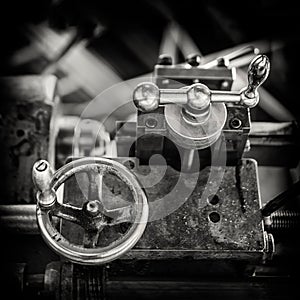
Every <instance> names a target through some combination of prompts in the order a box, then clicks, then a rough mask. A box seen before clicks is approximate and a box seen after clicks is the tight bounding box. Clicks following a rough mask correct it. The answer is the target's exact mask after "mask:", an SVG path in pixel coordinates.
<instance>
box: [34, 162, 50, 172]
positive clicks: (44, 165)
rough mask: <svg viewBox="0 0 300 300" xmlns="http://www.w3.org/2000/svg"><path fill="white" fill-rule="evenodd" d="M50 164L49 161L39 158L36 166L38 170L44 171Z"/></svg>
mask: <svg viewBox="0 0 300 300" xmlns="http://www.w3.org/2000/svg"><path fill="white" fill-rule="evenodd" d="M48 166H49V164H48V162H47V161H45V160H39V161H38V162H36V163H35V165H34V168H35V169H36V170H37V171H38V172H44V171H46V169H47V168H48Z"/></svg>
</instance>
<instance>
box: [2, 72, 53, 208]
mask: <svg viewBox="0 0 300 300" xmlns="http://www.w3.org/2000/svg"><path fill="white" fill-rule="evenodd" d="M55 90H56V78H55V77H54V76H52V75H49V76H44V77H43V76H18V77H7V78H1V79H0V91H1V98H2V99H1V103H0V141H1V150H0V156H1V178H0V182H1V183H0V184H1V187H0V193H1V194H0V199H1V200H0V201H1V204H14V203H15V204H26V203H34V202H35V201H34V197H33V184H32V181H31V168H32V165H33V164H34V162H35V161H37V160H38V159H42V158H44V159H48V160H49V161H50V162H54V153H53V151H51V149H54V134H55V130H54V129H53V128H52V129H51V130H50V126H51V125H52V124H51V121H52V115H53V110H54V106H55V101H56V99H57V97H56V96H55ZM53 125H54V124H53ZM50 132H51V134H50Z"/></svg>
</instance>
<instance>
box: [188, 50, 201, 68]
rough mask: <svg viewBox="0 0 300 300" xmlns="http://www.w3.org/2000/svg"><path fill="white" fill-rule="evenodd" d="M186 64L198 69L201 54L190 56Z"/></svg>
mask: <svg viewBox="0 0 300 300" xmlns="http://www.w3.org/2000/svg"><path fill="white" fill-rule="evenodd" d="M186 62H187V63H188V64H189V65H191V66H192V67H198V66H199V65H200V63H201V56H200V55H199V54H194V53H193V54H190V55H188V56H187V58H186Z"/></svg>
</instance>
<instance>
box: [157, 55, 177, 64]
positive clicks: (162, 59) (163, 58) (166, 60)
mask: <svg viewBox="0 0 300 300" xmlns="http://www.w3.org/2000/svg"><path fill="white" fill-rule="evenodd" d="M157 64H158V65H162V66H171V65H172V64H173V60H172V57H171V56H170V55H167V54H161V55H160V56H159V57H158V60H157Z"/></svg>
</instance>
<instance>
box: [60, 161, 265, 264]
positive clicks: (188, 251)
mask: <svg viewBox="0 0 300 300" xmlns="http://www.w3.org/2000/svg"><path fill="white" fill-rule="evenodd" d="M160 168H162V166H152V171H151V173H150V175H149V168H148V167H146V166H140V167H138V168H134V169H133V171H134V172H135V173H137V176H141V175H144V176H149V177H144V178H146V179H145V180H147V178H148V179H149V181H150V182H151V180H152V179H153V178H155V177H157V176H159V174H161V170H160ZM211 168H219V169H218V170H220V171H221V169H220V168H221V167H206V168H205V169H204V170H202V171H201V172H200V176H199V178H198V182H197V186H196V188H195V189H194V191H193V192H192V194H191V196H190V197H189V198H188V200H187V201H186V202H185V203H184V204H183V205H181V206H180V207H179V208H178V209H177V210H176V211H174V212H172V213H171V214H169V215H168V216H166V217H164V218H162V219H159V220H156V221H152V222H149V223H148V224H147V227H146V230H145V232H144V234H143V236H142V237H141V239H140V240H139V242H138V243H137V245H136V246H135V247H134V249H133V250H131V251H130V252H128V253H127V254H125V255H124V256H123V257H122V258H123V259H170V258H183V257H185V258H194V259H206V258H210V259H223V258H231V259H247V260H252V259H253V260H255V259H260V258H262V255H263V250H264V239H263V224H262V219H261V213H260V199H259V193H258V186H257V172H256V171H257V170H256V169H257V166H256V163H255V161H253V160H242V162H241V164H240V165H239V166H237V167H225V174H224V177H223V179H222V182H221V185H220V187H219V189H218V192H217V197H218V199H219V202H218V203H216V204H214V205H213V204H210V203H209V202H207V204H206V205H205V206H204V207H202V208H201V207H199V199H200V197H201V195H202V193H203V190H204V187H205V186H206V185H207V187H206V188H208V189H212V190H213V188H214V185H215V183H214V182H209V183H208V184H207V181H208V176H209V173H210V171H211ZM179 174H180V173H179V172H178V171H176V170H174V169H172V168H170V167H168V168H167V171H166V174H165V176H164V177H163V179H162V180H161V181H159V182H158V183H157V184H156V185H154V186H152V187H150V188H145V191H146V194H147V197H148V201H149V205H150V216H151V213H152V212H151V202H154V201H155V200H157V199H159V198H161V197H162V196H164V195H166V194H168V193H169V192H170V191H171V190H172V189H173V188H174V185H175V184H176V182H177V180H178V177H179ZM85 177H86V176H83V177H82V178H81V179H82V180H85ZM151 177H152V178H151ZM183 181H184V184H185V185H186V186H188V185H189V184H190V174H184V175H183ZM107 182H108V183H107V186H108V188H109V189H111V191H113V192H114V193H115V194H118V196H119V197H121V198H123V199H126V197H128V195H126V193H127V192H125V191H124V189H122V185H120V184H119V183H117V182H114V181H113V178H112V179H111V180H108V181H107ZM87 184H88V183H87ZM81 186H82V183H81ZM208 194H209V193H208ZM74 199H76V202H77V205H80V204H79V203H81V204H83V203H84V202H85V201H86V199H85V198H84V197H82V193H79V190H78V188H76V180H69V181H68V183H66V184H65V199H64V201H65V202H69V203H72V201H74ZM211 213H215V214H218V215H219V217H220V220H219V221H217V222H215V223H213V222H211V221H210V220H209V215H210V214H211ZM70 224H71V223H69V224H66V225H65V226H64V234H65V235H68V234H71V235H73V239H74V235H76V233H75V232H74V227H72V225H70ZM125 231H126V230H125ZM72 232H73V233H72ZM120 234H122V226H119V227H118V226H116V227H115V228H109V229H108V231H105V229H104V231H103V232H102V235H101V236H100V240H101V239H108V238H112V235H116V237H117V236H119V235H120ZM78 242H80V241H78ZM102 242H103V241H102Z"/></svg>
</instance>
